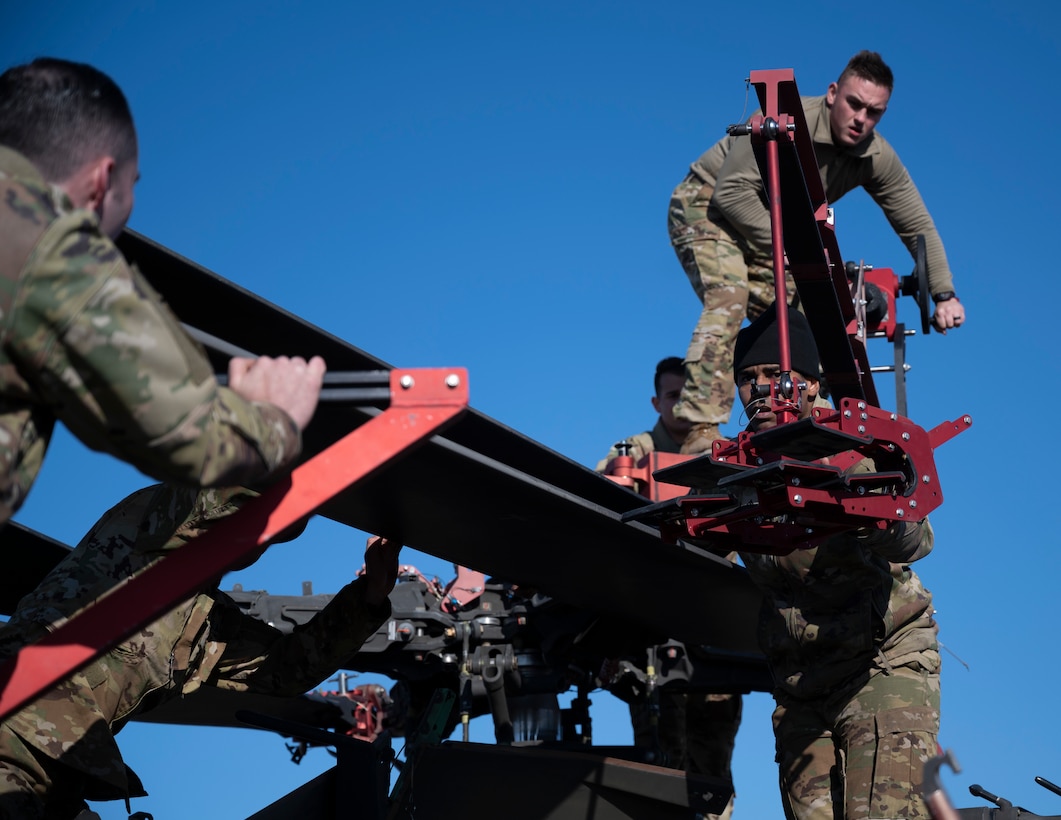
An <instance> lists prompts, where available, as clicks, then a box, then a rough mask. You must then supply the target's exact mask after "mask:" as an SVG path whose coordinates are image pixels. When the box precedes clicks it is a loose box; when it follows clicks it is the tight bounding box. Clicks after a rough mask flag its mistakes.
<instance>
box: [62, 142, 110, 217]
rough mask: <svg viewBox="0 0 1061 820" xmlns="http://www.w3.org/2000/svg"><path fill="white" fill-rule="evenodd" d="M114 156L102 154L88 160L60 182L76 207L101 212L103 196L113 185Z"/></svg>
mask: <svg viewBox="0 0 1061 820" xmlns="http://www.w3.org/2000/svg"><path fill="white" fill-rule="evenodd" d="M114 166H115V162H114V157H111V156H107V155H104V156H101V157H98V158H97V159H94V160H91V161H90V162H86V163H85V164H84V165H82V166H81V167H80V168H78V169H77V170H76V171H74V173H72V174H71V175H70V176H69V177H67V178H66V179H64V180H63V181H62V182H60V183H58V184H59V187H60V188H62V189H63V190H64V191H65V192H66V195H67V196H68V197H70V201H71V202H73V203H74V207H75V208H87V209H88V210H90V211H96V212H97V213H98V212H99V210H100V208H102V206H103V198H104V197H105V196H106V195H107V191H108V190H109V189H110V185H111V174H112V173H113V172H114Z"/></svg>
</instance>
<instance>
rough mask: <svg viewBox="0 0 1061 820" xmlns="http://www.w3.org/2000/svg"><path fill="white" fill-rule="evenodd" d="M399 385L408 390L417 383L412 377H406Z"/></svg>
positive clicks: (402, 378) (403, 377)
mask: <svg viewBox="0 0 1061 820" xmlns="http://www.w3.org/2000/svg"><path fill="white" fill-rule="evenodd" d="M398 384H400V385H401V386H402V387H404V388H405V389H406V390H408V389H409V388H410V387H412V386H413V385H414V384H416V382H415V381H414V380H413V377H412V376H409V375H405V376H402V377H401V379H400V380H399V381H398Z"/></svg>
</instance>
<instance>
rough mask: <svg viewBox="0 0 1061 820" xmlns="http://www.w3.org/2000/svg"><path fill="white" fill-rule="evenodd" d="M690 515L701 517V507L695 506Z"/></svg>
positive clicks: (691, 516)
mask: <svg viewBox="0 0 1061 820" xmlns="http://www.w3.org/2000/svg"><path fill="white" fill-rule="evenodd" d="M689 517H690V518H699V517H700V508H699V507H693V508H692V509H691V510H689Z"/></svg>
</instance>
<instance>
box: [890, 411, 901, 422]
mask: <svg viewBox="0 0 1061 820" xmlns="http://www.w3.org/2000/svg"><path fill="white" fill-rule="evenodd" d="M897 418H899V417H898V416H897V415H896V414H895V413H892V414H891V420H892V421H895V420H896V419H897Z"/></svg>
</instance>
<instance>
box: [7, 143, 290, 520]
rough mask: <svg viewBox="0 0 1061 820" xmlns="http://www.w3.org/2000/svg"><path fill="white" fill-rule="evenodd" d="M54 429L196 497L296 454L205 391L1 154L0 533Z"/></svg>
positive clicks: (285, 425)
mask: <svg viewBox="0 0 1061 820" xmlns="http://www.w3.org/2000/svg"><path fill="white" fill-rule="evenodd" d="M56 418H58V419H60V420H62V421H63V422H64V423H65V424H66V425H67V427H69V428H70V430H71V431H72V432H73V433H74V434H75V435H76V436H77V437H78V438H80V439H81V441H82V442H84V443H85V444H86V445H87V446H89V447H91V448H92V449H94V450H102V451H105V452H109V453H111V454H113V455H115V456H117V457H119V458H122V459H124V460H126V461H128V462H130V463H131V464H133V465H134V466H135V467H137V468H138V469H140V470H142V471H143V472H145V473H147V474H148V475H152V476H155V477H158V478H164V479H166V480H171V481H177V482H180V483H184V484H190V485H196V486H222V485H235V484H241V483H247V482H252V481H256V480H260V479H262V478H264V477H265V476H266V475H267V474H268V473H269V472H271V471H273V470H275V469H276V468H277V467H279V466H281V465H283V464H286V463H288V462H290V461H291V460H292V459H294V458H295V456H297V454H298V452H299V448H300V436H299V430H298V428H297V426H296V425H295V423H294V421H293V420H292V419H291V418H290V417H289V416H288V415H287V414H286V413H285V412H283V411H282V410H280V409H279V408H278V407H274V406H272V405H269V404H252V403H250V402H247V401H245V400H244V399H242V398H240V397H239V396H238V395H237V394H236V393H234V392H233V391H231V390H229V389H228V388H224V387H219V386H218V384H217V380H216V379H215V378H214V375H213V368H212V367H211V365H210V363H209V361H208V360H207V358H206V355H205V354H204V353H203V351H202V349H201V348H200V347H199V346H198V345H197V344H196V343H195V342H193V341H192V340H191V339H190V338H189V337H188V335H187V334H186V333H185V332H184V331H183V330H182V329H181V327H180V323H179V322H178V321H177V319H176V317H174V316H173V314H172V313H171V312H170V310H169V309H168V308H167V307H166V306H165V304H164V303H163V302H162V300H161V299H160V298H159V296H158V295H157V294H156V293H155V292H154V291H153V290H152V289H151V287H150V286H149V285H148V284H147V282H146V281H145V280H144V278H143V277H142V276H141V275H140V274H139V272H138V271H136V270H134V269H132V268H130V267H129V266H128V265H127V264H126V262H125V260H124V259H123V257H122V255H121V253H120V252H119V251H118V249H117V248H116V247H115V245H114V244H113V243H112V242H111V241H110V239H108V238H107V237H106V236H104V235H103V234H101V233H100V231H99V222H98V219H97V217H96V215H95V214H94V213H91V212H90V211H87V210H78V209H75V208H73V206H72V204H71V202H70V200H69V199H68V198H67V197H66V195H65V194H63V193H62V192H61V191H60V190H59V189H58V188H56V187H54V186H52V185H49V184H48V183H46V182H45V181H44V180H43V179H42V177H41V176H40V174H39V173H38V172H37V170H36V169H35V168H34V167H33V166H32V165H31V164H30V163H29V162H28V161H27V160H26V159H25V158H24V157H22V156H21V155H20V154H17V153H15V152H14V151H12V150H10V149H8V148H4V147H2V146H0V523H3V522H4V521H7V520H8V519H9V518H10V517H11V515H12V514H13V513H14V511H15V510H17V509H18V507H19V506H20V505H21V504H22V502H23V501H24V500H25V497H26V493H28V492H29V488H30V486H31V485H32V484H33V481H34V479H35V478H36V475H37V473H38V471H39V470H40V467H41V462H42V461H43V459H44V453H45V450H47V447H48V441H49V439H50V438H51V434H52V429H53V427H54V424H55V420H56Z"/></svg>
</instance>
